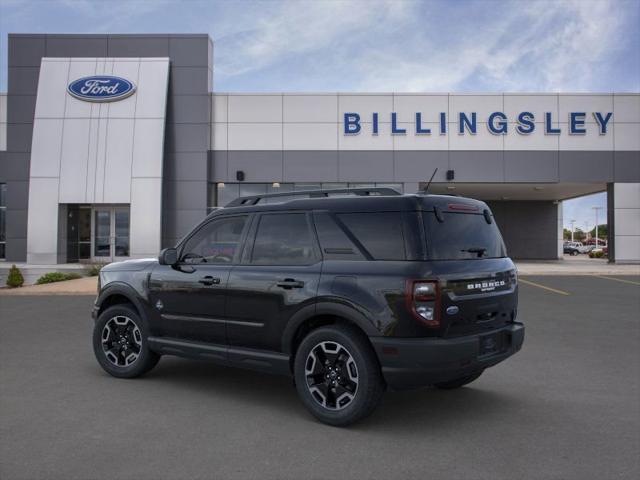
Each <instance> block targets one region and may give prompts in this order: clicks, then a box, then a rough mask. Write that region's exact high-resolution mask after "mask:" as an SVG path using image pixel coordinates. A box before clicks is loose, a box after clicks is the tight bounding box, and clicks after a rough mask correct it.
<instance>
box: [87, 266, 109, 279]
mask: <svg viewBox="0 0 640 480" xmlns="http://www.w3.org/2000/svg"><path fill="white" fill-rule="evenodd" d="M105 265H106V264H105V263H94V264H93V265H89V266H88V267H87V268H86V269H85V271H86V272H87V276H89V277H97V276H98V274H99V273H100V270H101V269H102V267H104V266H105Z"/></svg>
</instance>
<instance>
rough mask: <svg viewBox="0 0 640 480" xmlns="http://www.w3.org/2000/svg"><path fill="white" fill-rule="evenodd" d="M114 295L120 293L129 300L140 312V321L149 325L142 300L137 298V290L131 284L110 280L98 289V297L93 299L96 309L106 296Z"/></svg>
mask: <svg viewBox="0 0 640 480" xmlns="http://www.w3.org/2000/svg"><path fill="white" fill-rule="evenodd" d="M114 295H121V296H123V297H125V298H126V299H127V300H129V301H130V302H131V303H132V304H133V305H134V306H135V307H136V310H137V311H138V313H139V314H140V317H142V321H143V322H145V323H146V324H147V326H148V325H149V321H148V318H147V311H146V309H145V307H144V305H143V304H142V302H141V301H140V299H139V298H138V292H136V290H135V289H134V288H133V287H132V286H131V285H129V284H127V283H124V282H112V283H109V284H108V285H106V286H105V287H104V288H103V289H102V290H101V291H100V294H99V295H98V298H96V301H95V306H96V309H100V307H101V305H102V303H103V302H104V301H105V300H106V299H107V298H109V297H112V296H114Z"/></svg>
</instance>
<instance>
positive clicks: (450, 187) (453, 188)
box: [447, 185, 456, 190]
mask: <svg viewBox="0 0 640 480" xmlns="http://www.w3.org/2000/svg"><path fill="white" fill-rule="evenodd" d="M455 189H456V187H454V186H453V185H448V186H447V190H455Z"/></svg>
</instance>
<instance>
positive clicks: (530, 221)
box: [487, 201, 558, 260]
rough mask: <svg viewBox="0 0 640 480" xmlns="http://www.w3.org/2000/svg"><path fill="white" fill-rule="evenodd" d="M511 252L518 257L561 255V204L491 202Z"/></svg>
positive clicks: (533, 258)
mask: <svg viewBox="0 0 640 480" xmlns="http://www.w3.org/2000/svg"><path fill="white" fill-rule="evenodd" d="M487 204H488V205H489V207H490V208H491V211H492V212H493V214H494V216H495V219H496V223H497V225H498V226H499V227H500V231H501V232H502V236H503V238H504V242H505V245H506V246H507V253H508V255H509V256H510V257H512V258H516V259H531V260H537V259H551V258H557V251H558V243H557V229H558V206H557V205H556V204H554V203H553V202H536V201H521V202H520V201H505V202H487Z"/></svg>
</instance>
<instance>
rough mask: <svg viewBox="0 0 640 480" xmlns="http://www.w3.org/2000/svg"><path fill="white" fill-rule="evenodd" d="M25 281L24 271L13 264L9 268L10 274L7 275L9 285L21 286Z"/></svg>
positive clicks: (13, 286) (12, 286)
mask: <svg viewBox="0 0 640 480" xmlns="http://www.w3.org/2000/svg"><path fill="white" fill-rule="evenodd" d="M23 283H24V277H23V276H22V272H20V269H19V268H18V267H16V266H15V265H12V266H11V268H10V269H9V275H8V276H7V286H8V287H11V288H16V287H21V286H22V284H23Z"/></svg>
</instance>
